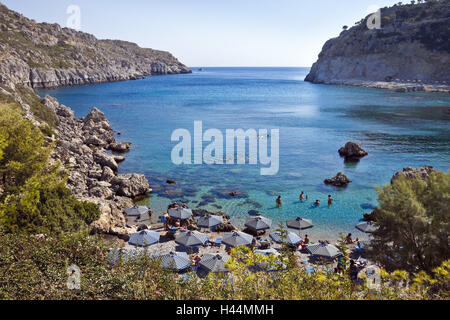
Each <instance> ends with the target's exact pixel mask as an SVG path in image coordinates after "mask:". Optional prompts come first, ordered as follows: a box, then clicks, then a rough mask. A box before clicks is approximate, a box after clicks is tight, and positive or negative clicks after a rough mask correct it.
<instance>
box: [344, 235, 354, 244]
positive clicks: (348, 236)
mask: <svg viewBox="0 0 450 320" xmlns="http://www.w3.org/2000/svg"><path fill="white" fill-rule="evenodd" d="M345 241H346V242H347V244H353V243H355V241H353V239H352V234H351V233H349V234H348V235H347V237H345Z"/></svg>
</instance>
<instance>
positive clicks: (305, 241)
mask: <svg viewBox="0 0 450 320" xmlns="http://www.w3.org/2000/svg"><path fill="white" fill-rule="evenodd" d="M303 242H304V243H305V244H309V238H308V235H307V234H305V240H303Z"/></svg>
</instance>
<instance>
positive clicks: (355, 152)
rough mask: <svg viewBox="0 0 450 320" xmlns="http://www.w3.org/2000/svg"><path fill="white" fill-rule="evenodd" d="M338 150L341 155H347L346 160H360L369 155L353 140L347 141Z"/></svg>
mask: <svg viewBox="0 0 450 320" xmlns="http://www.w3.org/2000/svg"><path fill="white" fill-rule="evenodd" d="M338 152H339V155H340V156H341V157H345V160H359V159H361V158H363V157H365V156H367V155H368V153H367V152H366V151H365V150H364V149H363V148H362V147H361V145H360V144H359V143H356V142H351V141H349V142H347V143H346V144H345V146H343V147H342V148H340V149H339V150H338Z"/></svg>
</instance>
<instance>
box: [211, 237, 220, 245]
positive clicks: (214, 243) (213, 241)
mask: <svg viewBox="0 0 450 320" xmlns="http://www.w3.org/2000/svg"><path fill="white" fill-rule="evenodd" d="M222 240H223V238H222V237H218V238H215V239H212V240H209V242H210V243H211V244H212V245H213V246H216V247H220V245H221V244H222Z"/></svg>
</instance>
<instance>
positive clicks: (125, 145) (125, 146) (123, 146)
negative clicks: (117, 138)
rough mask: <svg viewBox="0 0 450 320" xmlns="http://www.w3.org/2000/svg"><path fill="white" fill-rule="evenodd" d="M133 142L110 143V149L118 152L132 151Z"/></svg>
mask: <svg viewBox="0 0 450 320" xmlns="http://www.w3.org/2000/svg"><path fill="white" fill-rule="evenodd" d="M130 146H131V142H125V141H123V142H113V143H110V144H109V145H108V148H107V149H108V150H111V151H113V152H118V153H125V152H128V151H130Z"/></svg>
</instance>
